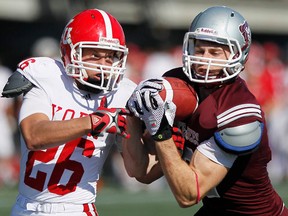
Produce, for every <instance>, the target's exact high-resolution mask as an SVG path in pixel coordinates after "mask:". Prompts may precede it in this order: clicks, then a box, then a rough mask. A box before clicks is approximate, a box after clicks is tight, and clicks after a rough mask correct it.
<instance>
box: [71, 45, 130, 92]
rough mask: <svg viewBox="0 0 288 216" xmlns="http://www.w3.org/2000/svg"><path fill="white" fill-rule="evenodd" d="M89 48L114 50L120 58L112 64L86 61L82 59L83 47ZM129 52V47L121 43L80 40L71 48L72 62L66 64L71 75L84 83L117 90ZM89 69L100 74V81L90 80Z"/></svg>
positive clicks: (101, 88)
mask: <svg viewBox="0 0 288 216" xmlns="http://www.w3.org/2000/svg"><path fill="white" fill-rule="evenodd" d="M87 48H90V49H91V48H92V49H106V50H112V51H115V52H116V55H117V57H118V58H114V61H113V64H112V66H106V65H101V64H95V63H90V62H85V61H83V60H82V56H83V49H87ZM127 54H128V49H127V48H126V47H125V46H121V45H119V44H117V45H115V44H114V43H113V44H111V43H103V42H102V43H99V42H80V43H77V44H75V45H74V46H72V48H71V64H68V65H67V66H66V71H67V74H68V75H69V76H72V77H73V78H75V79H77V80H78V81H79V82H80V83H81V84H83V85H86V86H89V87H92V88H96V89H99V90H106V91H112V90H116V89H118V84H119V82H120V81H121V80H122V79H123V76H124V72H125V70H126V68H125V66H126V59H127ZM87 70H89V71H94V72H96V73H97V74H98V76H99V81H95V80H90V79H89V78H88V74H87Z"/></svg>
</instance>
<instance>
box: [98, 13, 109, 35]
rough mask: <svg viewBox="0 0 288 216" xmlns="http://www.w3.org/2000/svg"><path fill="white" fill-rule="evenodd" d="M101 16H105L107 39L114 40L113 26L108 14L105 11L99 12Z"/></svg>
mask: <svg viewBox="0 0 288 216" xmlns="http://www.w3.org/2000/svg"><path fill="white" fill-rule="evenodd" d="M98 11H99V12H100V13H101V15H102V16H103V19H104V22H105V26H106V37H107V38H112V25H111V21H110V19H109V16H108V14H107V13H106V12H105V11H103V10H98Z"/></svg>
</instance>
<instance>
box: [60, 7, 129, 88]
mask: <svg viewBox="0 0 288 216" xmlns="http://www.w3.org/2000/svg"><path fill="white" fill-rule="evenodd" d="M83 23H85V25H83ZM60 45H61V58H62V61H63V63H64V65H65V67H66V73H67V75H69V76H72V77H74V78H75V79H76V80H77V83H80V84H82V85H83V87H84V86H85V87H87V88H88V89H89V90H91V89H93V88H94V89H98V90H108V91H111V90H116V89H117V88H118V84H119V82H120V81H121V80H122V78H123V76H124V72H125V67H126V59H127V54H128V48H127V47H126V44H125V35H124V32H123V30H122V27H121V25H120V24H119V22H118V21H117V20H116V19H115V18H114V17H113V16H111V15H110V14H109V13H105V12H104V11H101V10H98V11H97V12H95V11H93V10H90V11H86V12H85V13H80V14H78V15H77V16H75V17H74V18H73V19H72V20H71V21H70V22H69V23H68V24H67V26H66V27H65V29H64V31H63V34H62V38H61V43H60ZM87 50H88V51H87ZM107 51H108V52H107ZM87 52H90V53H89V55H88V57H87V55H86V54H87ZM84 56H86V57H84ZM100 59H108V60H109V62H111V63H110V64H109V65H103V64H101V63H99V62H94V60H100ZM89 71H93V72H94V75H93V76H89ZM95 72H96V73H95ZM90 73H91V72H90Z"/></svg>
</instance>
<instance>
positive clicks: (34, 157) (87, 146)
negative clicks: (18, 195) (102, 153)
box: [24, 138, 95, 195]
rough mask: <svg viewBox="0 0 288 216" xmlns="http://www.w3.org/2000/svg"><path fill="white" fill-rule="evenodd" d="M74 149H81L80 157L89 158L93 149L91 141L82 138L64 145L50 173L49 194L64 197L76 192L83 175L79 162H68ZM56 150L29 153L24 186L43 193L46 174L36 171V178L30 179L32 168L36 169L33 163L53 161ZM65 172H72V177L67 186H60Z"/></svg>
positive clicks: (56, 148)
mask: <svg viewBox="0 0 288 216" xmlns="http://www.w3.org/2000/svg"><path fill="white" fill-rule="evenodd" d="M76 147H79V148H83V152H82V155H83V156H85V157H89V158H90V157H92V153H93V151H94V149H95V148H94V144H93V142H92V141H90V140H86V139H83V138H79V139H76V140H74V141H71V142H68V143H66V144H65V146H64V148H63V149H62V152H61V154H60V155H59V158H58V160H57V162H56V164H55V166H54V169H53V171H52V173H51V177H50V179H49V180H48V190H49V191H50V192H51V193H55V194H58V195H65V194H68V193H71V192H73V191H75V190H76V186H77V184H78V183H79V182H80V180H81V178H82V176H83V173H84V169H83V166H82V164H81V163H80V162H77V161H75V160H70V157H71V155H72V153H73V152H74V150H75V148H76ZM58 148H59V147H55V148H51V149H47V151H45V152H44V151H30V152H29V154H28V160H27V162H26V172H25V177H24V182H25V184H26V185H28V186H29V187H31V188H34V189H36V190H38V191H43V189H44V184H45V181H46V178H47V173H46V172H43V171H37V174H36V177H35V178H33V177H31V173H32V170H33V167H37V165H35V161H41V162H43V163H48V162H49V161H51V160H53V159H54V157H55V155H56V152H57V150H58ZM47 166H51V165H47ZM65 170H70V171H71V172H72V175H71V177H70V179H69V181H68V182H67V184H65V185H61V184H60V180H61V177H62V175H63V173H64V171H65Z"/></svg>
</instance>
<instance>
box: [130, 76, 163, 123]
mask: <svg viewBox="0 0 288 216" xmlns="http://www.w3.org/2000/svg"><path fill="white" fill-rule="evenodd" d="M162 82H163V80H162V79H147V80H143V81H142V82H140V83H139V85H138V86H137V87H136V89H135V90H134V92H133V94H132V95H131V97H130V98H129V100H128V102H127V105H126V107H127V108H128V109H129V110H130V112H132V113H133V114H134V116H136V117H138V118H139V117H140V115H143V107H142V106H143V104H142V102H141V95H142V94H144V92H145V91H146V90H149V91H150V92H151V93H158V92H159V91H161V90H162V88H163V86H162ZM144 106H145V105H144Z"/></svg>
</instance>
